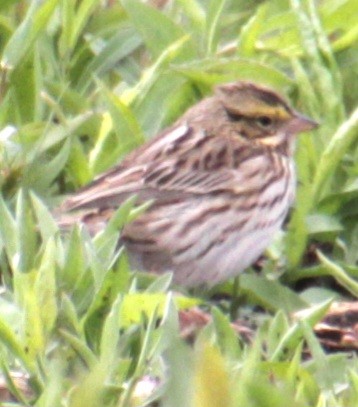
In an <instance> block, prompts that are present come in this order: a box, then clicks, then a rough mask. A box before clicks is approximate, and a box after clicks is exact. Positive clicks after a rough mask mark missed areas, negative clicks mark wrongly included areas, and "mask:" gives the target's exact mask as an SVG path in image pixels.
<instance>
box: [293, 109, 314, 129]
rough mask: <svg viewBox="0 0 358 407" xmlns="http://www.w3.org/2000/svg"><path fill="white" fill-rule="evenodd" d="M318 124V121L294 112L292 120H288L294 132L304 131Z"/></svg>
mask: <svg viewBox="0 0 358 407" xmlns="http://www.w3.org/2000/svg"><path fill="white" fill-rule="evenodd" d="M318 126H319V123H317V122H316V121H314V120H312V119H310V118H309V117H307V116H304V115H303V114H301V113H298V112H295V114H294V116H293V118H292V120H291V121H290V124H289V127H290V130H291V131H292V132H294V133H301V132H304V131H310V130H313V129H315V128H316V127H318Z"/></svg>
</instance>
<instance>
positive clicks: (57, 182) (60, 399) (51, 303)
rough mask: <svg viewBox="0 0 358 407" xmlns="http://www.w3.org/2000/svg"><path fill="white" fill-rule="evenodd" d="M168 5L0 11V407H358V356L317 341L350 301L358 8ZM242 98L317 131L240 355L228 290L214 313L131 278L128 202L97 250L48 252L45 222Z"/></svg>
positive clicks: (132, 0)
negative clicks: (182, 321)
mask: <svg viewBox="0 0 358 407" xmlns="http://www.w3.org/2000/svg"><path fill="white" fill-rule="evenodd" d="M147 3H148V2H147ZM164 3H166V5H165V7H163V8H162V9H160V8H156V7H152V6H150V5H148V4H146V3H144V2H140V1H139V0H121V1H109V0H108V1H100V0H82V1H78V2H74V1H72V0H62V1H60V0H46V1H44V2H39V1H35V0H32V1H31V0H27V1H26V0H5V1H4V0H3V1H2V2H1V4H0V188H1V199H0V272H1V278H2V285H1V292H0V360H1V369H2V374H3V378H4V380H5V382H6V386H7V387H8V388H9V389H10V390H12V392H13V394H14V396H15V398H14V401H12V402H10V401H9V402H4V403H3V404H2V405H4V406H10V405H11V406H18V405H19V406H23V405H26V406H27V405H34V406H38V407H46V406H48V407H53V406H71V407H81V406H86V407H88V406H118V407H124V406H131V407H135V406H145V405H154V404H153V403H155V402H157V403H159V405H160V406H164V407H176V406H188V407H189V406H195V407H204V406H205V407H220V406H225V407H226V406H233V407H234V406H242V405H246V406H249V407H251V406H252V407H256V406H260V407H264V406H270V407H280V406H287V405H292V406H297V407H299V406H305V407H306V406H312V407H323V406H339V407H342V406H355V405H356V404H357V401H358V364H357V360H356V358H355V356H354V355H352V354H350V353H347V352H346V353H344V352H340V353H327V352H325V351H324V350H323V349H322V346H321V344H320V343H319V341H318V339H317V338H316V336H315V335H314V334H313V330H312V327H313V326H314V324H315V323H316V322H317V321H319V320H320V319H321V318H322V316H323V315H324V313H325V312H326V310H327V307H328V306H329V304H330V302H331V301H332V299H336V300H346V299H355V298H356V297H357V296H358V287H357V280H356V279H357V275H358V265H357V261H358V255H357V253H358V222H357V221H358V210H357V208H358V181H357V180H358V164H357V163H358V149H357V146H358V143H357V140H358V108H357V106H358V103H357V102H358V100H357V99H358V97H357V95H358V81H357V66H358V65H357V60H358V31H357V27H356V15H357V13H358V4H357V2H356V1H355V0H341V1H339V0H323V1H321V2H314V1H313V0H304V1H298V0H287V1H286V0H273V1H266V2H257V1H229V0H219V1H216V0H211V1H203V0H202V1H200V0H190V1H189V0H176V1H167V2H164ZM238 79H249V80H252V81H255V82H260V83H264V84H267V85H269V86H272V87H274V88H276V89H277V90H278V91H280V92H282V93H284V94H286V95H287V97H289V98H290V99H291V101H292V103H293V104H294V105H295V106H296V107H297V108H298V109H299V110H300V111H303V112H305V113H307V114H308V115H310V116H311V117H313V118H315V119H316V120H318V121H319V122H320V123H321V125H320V128H319V130H318V131H315V132H314V133H312V134H305V135H303V136H302V137H301V138H300V140H299V144H298V148H297V154H296V163H297V168H298V174H299V175H298V178H299V182H298V192H297V200H296V205H295V208H293V210H292V214H291V218H290V222H289V224H288V225H287V228H286V230H285V231H284V232H283V233H282V234H281V235H280V236H278V237H277V240H276V241H275V243H274V244H273V245H272V247H271V248H270V249H269V250H268V252H267V258H266V260H265V261H264V263H263V266H262V272H261V273H260V274H257V273H255V272H254V271H252V270H248V272H247V273H245V274H243V275H242V276H240V283H239V285H240V294H241V302H242V306H241V307H240V310H239V312H240V314H241V315H243V314H245V315H248V317H249V319H250V320H251V321H253V322H254V323H255V324H256V325H257V326H258V328H257V331H256V333H255V337H254V340H253V342H252V343H251V344H245V343H244V342H243V341H242V340H240V338H238V337H237V335H236V333H235V331H234V329H233V327H232V325H231V324H230V319H229V309H230V301H231V300H230V298H231V297H230V296H227V294H228V293H231V292H232V288H233V284H234V283H233V282H228V283H226V284H224V285H222V286H220V287H217V288H216V289H215V290H214V292H213V293H211V294H219V297H220V298H224V299H223V300H220V301H218V300H216V301H214V300H213V299H212V297H211V296H209V295H206V296H204V294H205V293H200V295H199V294H197V295H193V294H191V293H184V294H181V295H178V294H174V293H173V292H172V291H171V288H170V276H162V277H160V278H156V279H154V278H153V277H150V276H147V275H145V274H141V273H133V272H132V271H131V270H129V266H128V263H127V260H126V257H125V253H124V252H123V251H121V250H119V251H118V250H117V248H116V240H117V237H118V229H119V228H120V227H121V226H122V225H123V224H125V222H128V221H129V220H130V219H131V218H132V217H133V216H135V215H136V213H137V212H138V210H143V209H138V208H134V207H133V200H129V201H128V202H126V203H125V204H124V205H123V206H122V207H121V208H119V210H118V212H117V213H116V215H115V216H114V218H113V220H112V221H111V223H110V224H109V225H108V226H107V228H106V230H105V231H104V232H103V233H101V234H99V235H97V236H96V237H94V238H91V237H90V236H89V235H88V234H87V233H86V231H85V230H83V229H81V228H75V229H74V230H73V231H72V232H71V233H70V234H69V235H68V236H65V237H62V238H60V236H59V231H58V228H57V225H56V223H55V221H54V219H53V217H52V215H51V208H53V207H55V206H56V205H57V204H58V203H59V202H60V201H61V199H62V197H63V196H64V195H65V194H67V193H69V192H70V191H73V190H76V189H78V188H79V187H80V186H82V185H84V184H86V183H87V182H89V181H90V180H92V179H93V178H94V177H95V176H96V175H97V174H99V173H100V172H102V171H104V170H105V169H107V168H109V167H110V166H112V165H114V164H115V163H117V162H118V161H120V160H121V158H122V157H124V156H125V154H126V153H128V152H129V151H131V150H132V149H133V148H135V147H137V146H139V145H140V144H141V143H143V142H144V140H145V139H147V138H150V137H152V136H153V135H155V134H156V133H157V132H158V131H159V130H160V129H162V128H164V127H165V126H167V125H169V124H170V123H172V122H173V121H174V120H175V119H176V118H177V117H178V116H180V115H181V114H182V112H183V111H184V110H185V109H186V108H187V107H188V106H190V105H192V104H193V103H195V102H196V101H197V100H198V99H200V98H202V97H203V96H205V95H207V94H209V93H210V91H211V89H212V87H213V86H214V85H215V84H218V83H222V82H227V81H232V80H238ZM223 294H226V296H225V295H224V296H223ZM216 298H218V296H217V297H216ZM225 298H226V299H225ZM198 304H200V305H201V306H202V307H204V308H205V309H207V310H209V311H210V313H211V315H212V320H211V322H210V323H209V324H208V325H207V326H205V327H204V328H203V329H202V330H201V331H200V332H199V333H198V335H197V337H196V339H195V341H194V344H193V346H189V345H188V344H186V343H185V342H184V341H183V340H181V339H180V334H179V333H180V327H179V320H178V310H180V309H186V308H189V307H191V306H193V305H198ZM257 305H259V306H260V307H261V312H259V313H258V312H255V306H257ZM302 309H306V313H305V317H304V318H303V319H301V320H299V321H297V320H295V319H294V318H292V312H295V311H298V310H302ZM159 320H160V323H159V322H158V321H159ZM307 355H309V357H307ZM11 372H19V373H21V374H23V375H25V376H26V377H28V379H26V381H27V382H28V386H29V388H30V389H31V392H30V394H29V393H28V392H26V391H24V390H21V388H20V389H19V388H18V387H16V386H15V384H14V378H13V375H12V374H11ZM151 389H154V391H152V390H151Z"/></svg>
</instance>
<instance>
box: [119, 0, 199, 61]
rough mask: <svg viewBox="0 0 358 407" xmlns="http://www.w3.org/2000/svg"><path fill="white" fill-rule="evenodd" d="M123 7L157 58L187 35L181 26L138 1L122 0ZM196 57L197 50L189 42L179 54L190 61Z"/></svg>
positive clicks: (181, 57) (179, 56) (179, 57)
mask: <svg viewBox="0 0 358 407" xmlns="http://www.w3.org/2000/svg"><path fill="white" fill-rule="evenodd" d="M122 5H123V7H124V9H125V10H126V12H127V13H128V16H129V18H130V20H131V22H132V23H133V24H134V26H135V27H136V28H137V30H138V31H139V32H140V33H141V35H142V38H143V41H144V42H145V44H146V45H147V47H148V48H149V50H150V51H151V52H152V53H153V56H154V57H155V58H156V57H159V56H160V55H161V54H162V53H163V52H164V51H165V50H166V49H167V47H169V46H170V45H171V44H173V43H174V42H176V41H178V40H180V39H182V38H183V37H184V36H185V35H186V33H185V31H184V30H183V29H182V28H181V27H180V26H178V25H176V24H175V23H174V22H173V21H172V20H170V19H169V18H168V17H167V16H166V15H165V14H163V13H161V12H159V11H158V10H156V9H155V8H154V7H150V6H148V5H146V4H144V3H142V2H140V1H138V0H122ZM194 55H195V48H194V46H193V44H192V42H191V41H188V43H187V44H186V47H185V48H182V49H181V52H180V54H178V59H181V60H188V59H191V58H193V57H194Z"/></svg>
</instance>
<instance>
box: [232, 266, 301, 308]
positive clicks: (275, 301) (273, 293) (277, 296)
mask: <svg viewBox="0 0 358 407" xmlns="http://www.w3.org/2000/svg"><path fill="white" fill-rule="evenodd" d="M239 284H240V290H242V291H243V293H245V294H247V295H249V296H250V297H251V298H252V299H253V301H255V302H258V303H259V304H261V305H263V306H264V307H266V308H269V309H271V310H280V309H284V310H285V311H286V312H292V311H297V310H299V309H302V308H305V307H307V303H305V302H304V301H303V300H302V299H301V298H300V297H299V296H298V295H297V294H296V293H295V292H293V291H291V290H289V289H288V288H287V287H284V286H282V285H281V284H280V283H279V282H277V281H271V280H267V279H266V278H263V277H259V276H255V275H249V274H242V275H241V276H240V280H239Z"/></svg>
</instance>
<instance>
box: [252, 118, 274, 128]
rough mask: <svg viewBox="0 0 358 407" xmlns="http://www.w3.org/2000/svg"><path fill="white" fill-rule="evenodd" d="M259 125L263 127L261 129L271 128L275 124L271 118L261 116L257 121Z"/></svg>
mask: <svg viewBox="0 0 358 407" xmlns="http://www.w3.org/2000/svg"><path fill="white" fill-rule="evenodd" d="M256 121H257V123H258V124H259V125H260V126H261V127H265V128H267V127H270V126H271V125H272V123H273V121H272V119H271V117H268V116H260V117H258V118H257V119H256Z"/></svg>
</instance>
